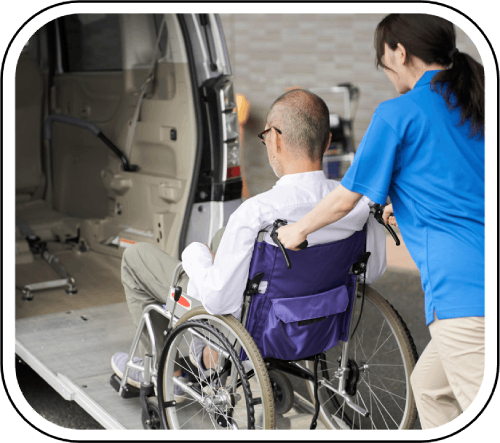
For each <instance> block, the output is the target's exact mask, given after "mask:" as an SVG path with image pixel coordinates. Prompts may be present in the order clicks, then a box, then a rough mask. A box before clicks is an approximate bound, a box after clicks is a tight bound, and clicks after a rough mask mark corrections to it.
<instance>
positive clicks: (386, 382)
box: [305, 286, 418, 429]
mask: <svg viewBox="0 0 500 443" xmlns="http://www.w3.org/2000/svg"><path fill="white" fill-rule="evenodd" d="M360 295H361V293H360V291H358V297H359V296H360ZM360 308H361V299H360V298H358V300H357V302H356V307H355V313H354V317H353V319H352V322H353V326H355V325H356V323H357V321H358V318H359V312H360ZM351 329H352V328H351ZM349 340H350V342H349V356H348V357H349V360H348V362H349V363H348V367H349V377H348V380H347V381H348V383H347V387H346V390H347V391H348V392H349V393H350V394H351V399H352V400H353V401H354V403H356V404H357V405H359V406H360V407H362V408H364V409H365V410H368V412H369V413H370V415H369V416H368V417H363V416H362V415H361V414H359V413H358V412H355V411H354V410H353V409H352V408H351V407H349V406H348V405H347V404H346V402H345V400H344V398H343V397H342V396H340V395H338V394H335V393H334V392H333V391H332V390H331V389H329V388H328V387H326V386H325V385H321V384H320V387H319V389H318V394H319V395H318V397H319V402H320V405H321V408H320V417H321V418H322V420H323V422H324V423H325V425H326V426H328V427H329V428H331V429H412V428H413V425H414V423H415V420H416V417H417V409H416V405H415V400H414V397H413V392H412V390H411V387H410V376H411V373H412V371H413V368H414V367H415V364H416V361H417V358H418V355H417V351H416V348H415V345H414V343H413V339H412V337H411V335H410V332H409V331H408V328H407V327H406V325H405V323H404V321H403V319H402V318H401V317H400V316H399V314H398V313H397V311H396V310H395V309H394V308H393V307H392V306H391V305H390V304H389V303H388V302H387V301H386V300H385V299H384V298H383V297H382V296H381V295H380V294H379V293H378V292H377V291H375V290H374V289H372V288H370V287H368V286H367V287H366V290H365V301H364V305H363V312H362V316H361V319H360V321H359V324H358V326H357V329H356V331H355V334H354V336H353V337H352V338H349ZM342 348H343V346H342V344H341V343H339V344H338V346H336V347H335V348H332V349H330V350H328V351H327V352H326V353H325V355H326V358H325V359H321V360H320V362H319V367H318V379H319V380H320V382H321V379H322V378H324V379H326V380H328V381H329V382H330V383H331V384H332V385H333V386H335V387H336V388H337V387H338V384H339V372H338V370H339V367H340V357H341V353H342ZM305 363H306V366H307V368H308V369H310V370H311V371H312V370H313V364H314V363H313V362H312V361H306V362H305ZM307 387H308V389H309V393H310V395H311V398H312V401H313V403H314V395H313V392H314V384H313V383H312V382H309V381H308V382H307Z"/></svg>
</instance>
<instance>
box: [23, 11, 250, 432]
mask: <svg viewBox="0 0 500 443" xmlns="http://www.w3.org/2000/svg"><path fill="white" fill-rule="evenodd" d="M15 87H16V91H15V92H16V126H15V131H16V132H15V135H16V154H15V155H16V166H15V172H16V181H15V192H16V347H15V349H16V354H17V356H18V357H19V358H21V359H22V360H23V361H24V362H26V363H27V364H28V365H30V366H31V367H32V368H33V369H34V370H35V371H36V372H37V373H39V374H40V375H41V376H42V377H43V378H44V379H45V380H46V381H47V382H48V383H49V384H50V385H51V386H52V387H53V388H54V389H55V390H56V391H57V392H59V393H60V394H61V395H62V396H63V397H64V398H65V399H67V400H74V401H76V402H77V403H78V404H80V405H81V406H82V407H83V408H84V409H85V410H86V411H87V412H88V413H89V414H90V415H92V416H93V417H94V418H95V419H96V420H97V421H98V422H99V423H101V424H102V425H103V426H104V427H105V428H107V429H125V428H128V429H142V426H143V424H142V421H141V414H140V405H139V403H138V399H135V398H134V399H129V400H124V399H122V398H121V397H120V396H118V394H117V393H116V392H115V391H114V390H113V389H112V388H111V386H110V383H109V378H110V374H111V372H112V371H111V366H110V359H111V356H112V355H113V354H114V353H115V352H117V351H127V350H128V349H129V347H130V344H131V342H132V338H133V335H134V333H135V328H134V326H133V324H132V320H131V317H130V315H129V313H128V309H127V306H126V303H125V297H124V292H123V287H122V285H121V278H120V265H121V256H122V254H123V251H124V250H125V248H127V247H129V246H130V245H131V244H134V243H136V242H147V243H150V244H154V245H156V246H157V247H159V248H161V249H162V250H163V251H165V252H166V253H168V254H170V255H171V256H173V257H177V258H180V256H181V252H182V251H183V249H184V248H185V247H186V246H187V245H188V244H189V243H191V242H193V241H197V242H202V243H207V244H208V243H209V242H210V240H211V239H212V237H213V235H214V234H215V232H216V231H217V230H218V229H220V228H221V227H222V226H224V225H226V223H227V220H228V218H229V216H230V215H231V213H232V212H234V210H235V209H236V208H237V207H238V206H239V205H240V204H241V189H242V179H241V168H240V165H241V154H240V141H239V124H238V114H237V110H236V101H235V93H234V86H233V78H232V73H231V66H230V63H229V57H228V52H227V48H226V43H225V40H224V35H223V32H222V26H221V22H220V19H219V17H218V16H217V15H215V14H73V15H66V16H63V17H59V18H57V19H55V20H53V21H51V22H50V23H48V24H46V25H45V26H44V27H43V28H41V29H40V30H39V31H37V32H36V33H35V34H34V35H33V36H32V37H31V38H30V39H29V41H28V42H27V43H26V45H25V46H24V49H23V51H22V53H21V55H20V58H19V61H18V64H17V69H16V82H15Z"/></svg>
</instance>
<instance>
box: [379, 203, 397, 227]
mask: <svg viewBox="0 0 500 443" xmlns="http://www.w3.org/2000/svg"><path fill="white" fill-rule="evenodd" d="M382 218H383V219H384V223H385V224H390V225H393V226H398V224H397V222H396V217H394V212H393V209H392V203H391V204H390V205H387V206H386V207H385V208H384V213H383V214H382Z"/></svg>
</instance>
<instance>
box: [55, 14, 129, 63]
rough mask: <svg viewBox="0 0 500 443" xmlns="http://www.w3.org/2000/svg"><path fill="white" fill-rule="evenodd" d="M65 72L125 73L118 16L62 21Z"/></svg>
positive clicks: (82, 16) (76, 17)
mask: <svg viewBox="0 0 500 443" xmlns="http://www.w3.org/2000/svg"><path fill="white" fill-rule="evenodd" d="M62 34H63V54H64V58H65V65H66V66H65V71H69V72H81V71H117V70H122V48H121V37H120V21H119V17H118V14H73V15H67V16H65V17H62Z"/></svg>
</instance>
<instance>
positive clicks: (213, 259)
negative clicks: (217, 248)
mask: <svg viewBox="0 0 500 443" xmlns="http://www.w3.org/2000/svg"><path fill="white" fill-rule="evenodd" d="M203 244H204V245H205V246H206V247H207V248H208V250H209V251H210V254H212V261H215V254H214V253H213V252H212V250H211V249H210V247H209V246H208V245H207V244H206V243H203Z"/></svg>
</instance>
